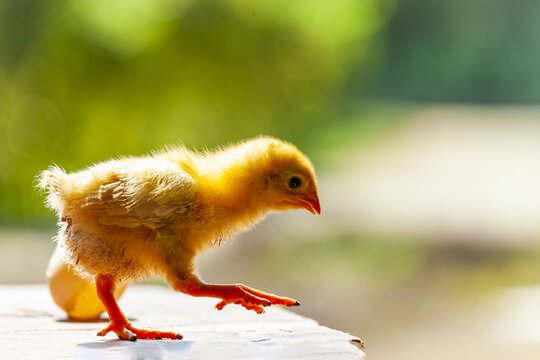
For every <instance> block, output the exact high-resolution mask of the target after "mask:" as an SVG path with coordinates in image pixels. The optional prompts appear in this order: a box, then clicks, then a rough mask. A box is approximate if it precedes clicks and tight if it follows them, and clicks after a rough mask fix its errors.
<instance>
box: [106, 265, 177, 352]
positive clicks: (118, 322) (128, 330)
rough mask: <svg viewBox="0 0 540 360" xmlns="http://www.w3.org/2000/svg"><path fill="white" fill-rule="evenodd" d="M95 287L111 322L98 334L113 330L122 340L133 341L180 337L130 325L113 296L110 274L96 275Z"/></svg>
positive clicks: (112, 280)
mask: <svg viewBox="0 0 540 360" xmlns="http://www.w3.org/2000/svg"><path fill="white" fill-rule="evenodd" d="M96 287H97V293H98V297H99V298H100V300H101V302H102V303H103V305H105V310H107V314H109V319H110V320H111V322H110V323H109V325H107V327H106V328H104V329H103V330H101V331H99V332H98V333H97V335H98V336H105V335H106V334H107V333H108V332H110V331H112V332H114V333H115V334H116V335H117V336H118V338H120V339H122V340H130V341H135V340H137V339H173V340H175V339H178V340H180V339H182V335H180V334H176V333H173V332H165V331H153V330H144V329H137V328H135V327H133V326H132V325H131V323H130V322H129V321H128V319H127V318H126V317H125V316H124V314H123V313H122V311H121V310H120V307H118V303H117V302H116V299H115V298H114V294H113V291H114V278H113V277H110V276H104V275H98V276H97V277H96Z"/></svg>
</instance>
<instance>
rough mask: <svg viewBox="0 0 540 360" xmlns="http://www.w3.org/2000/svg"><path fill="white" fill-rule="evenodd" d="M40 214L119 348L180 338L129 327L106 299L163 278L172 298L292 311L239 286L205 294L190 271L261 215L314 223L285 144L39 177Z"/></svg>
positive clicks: (308, 175)
mask: <svg viewBox="0 0 540 360" xmlns="http://www.w3.org/2000/svg"><path fill="white" fill-rule="evenodd" d="M39 186H40V187H41V188H42V189H44V190H46V191H47V193H48V195H47V205H48V206H49V207H50V208H52V209H54V210H55V211H56V213H57V214H58V216H59V218H60V220H61V221H60V222H59V224H60V229H59V231H58V234H57V236H56V241H57V243H58V246H59V247H60V248H62V251H64V253H65V256H66V258H67V261H68V262H69V264H71V266H72V267H73V268H74V270H75V271H76V272H77V273H78V274H79V275H80V276H82V277H84V278H87V279H90V280H93V281H95V284H96V288H97V293H98V297H99V299H100V300H101V301H102V302H103V305H104V306H105V309H106V311H107V313H108V315H109V319H110V323H109V325H108V326H107V327H105V328H104V329H103V330H101V331H99V332H98V335H99V336H104V335H105V334H107V333H108V332H110V331H113V332H114V333H116V335H117V336H118V337H119V338H120V339H124V340H132V341H134V340H136V339H137V338H139V339H159V338H168V339H181V338H182V336H181V335H179V334H176V333H173V332H163V331H150V330H144V329H137V328H135V327H133V326H132V325H131V324H130V322H129V321H128V320H127V318H126V317H125V316H124V314H123V313H122V312H121V310H120V308H119V307H118V304H117V303H116V300H115V297H114V290H115V288H116V286H117V285H118V284H119V282H122V283H124V282H131V281H134V280H136V279H140V278H144V277H147V276H149V275H158V276H162V277H164V278H165V279H166V280H167V282H168V283H169V284H170V285H171V287H172V288H173V289H175V290H176V291H181V292H183V293H186V294H189V295H192V296H204V297H215V298H218V299H220V300H221V301H220V302H219V303H218V304H217V305H216V308H217V309H218V310H221V309H223V307H224V306H226V305H227V304H231V303H233V304H238V305H241V306H243V307H244V308H246V309H248V310H253V311H255V312H256V313H259V314H260V313H262V312H264V310H263V307H266V306H270V305H271V304H279V305H284V306H295V305H299V303H298V302H297V301H296V300H293V299H290V298H286V297H279V296H276V295H272V294H268V293H265V292H262V291H259V290H255V289H252V288H250V287H247V286H245V285H242V284H234V285H214V284H208V283H205V282H203V281H201V280H200V279H199V278H198V276H197V275H196V272H195V265H194V261H195V257H196V255H197V254H198V253H199V252H200V251H202V250H204V249H207V248H210V247H212V246H218V245H219V244H221V243H222V242H223V241H224V240H227V239H229V238H230V237H231V236H232V235H233V234H235V233H237V232H239V231H243V230H247V229H249V228H250V227H252V226H253V225H255V224H256V223H257V222H258V221H260V220H261V219H262V218H263V217H264V216H265V215H266V214H267V213H268V212H269V211H281V210H286V209H296V208H304V209H306V210H308V211H309V212H311V213H313V214H315V215H319V214H320V211H321V210H320V204H319V198H318V195H317V184H316V180H315V173H314V169H313V166H312V164H311V162H310V161H309V159H308V158H307V157H306V156H305V155H304V154H302V153H301V152H300V151H299V150H298V149H297V148H296V147H294V146H293V145H291V144H289V143H287V142H284V141H281V140H278V139H275V138H271V137H259V138H255V139H251V140H248V141H245V142H242V143H240V144H236V145H233V146H230V147H227V148H225V149H222V150H217V151H214V152H204V153H201V152H194V151H190V150H188V149H186V148H184V147H179V148H168V149H166V150H163V151H161V152H157V153H155V154H152V155H150V156H145V157H126V158H121V159H117V160H110V161H107V162H103V163H99V164H96V165H94V166H91V167H89V168H87V169H85V170H81V171H79V172H75V173H70V174H67V173H65V172H64V171H63V170H61V169H60V168H58V167H56V166H53V167H51V168H49V170H46V171H43V172H42V173H41V175H40V184H39Z"/></svg>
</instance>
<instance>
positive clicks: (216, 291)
mask: <svg viewBox="0 0 540 360" xmlns="http://www.w3.org/2000/svg"><path fill="white" fill-rule="evenodd" d="M182 285H183V286H180V287H179V290H180V291H183V292H185V293H187V294H189V295H192V296H208V297H215V298H218V299H222V301H220V302H219V303H218V304H217V305H216V309H218V310H221V309H223V308H224V307H225V306H226V305H228V304H237V305H241V306H243V307H244V308H246V309H247V310H253V311H255V312H256V313H257V314H261V313H263V312H264V308H263V307H265V306H270V305H272V304H277V305H285V306H297V305H300V303H299V302H298V301H296V300H293V299H289V298H285V297H279V296H276V295H272V294H267V293H264V292H262V291H259V290H254V289H252V288H250V287H247V286H246V285H242V284H235V285H213V284H205V283H203V282H201V281H198V280H190V281H188V282H187V283H184V284H182Z"/></svg>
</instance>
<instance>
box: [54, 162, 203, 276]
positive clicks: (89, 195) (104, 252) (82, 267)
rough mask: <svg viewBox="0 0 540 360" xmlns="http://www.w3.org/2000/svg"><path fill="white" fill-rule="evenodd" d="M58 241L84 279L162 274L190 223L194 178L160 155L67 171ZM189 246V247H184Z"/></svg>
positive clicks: (194, 194) (194, 195) (194, 185)
mask: <svg viewBox="0 0 540 360" xmlns="http://www.w3.org/2000/svg"><path fill="white" fill-rule="evenodd" d="M66 176H67V180H66V181H65V183H66V188H67V189H73V191H72V193H70V192H69V191H67V192H65V193H64V194H63V197H64V198H63V201H64V203H65V205H64V211H63V214H62V216H63V221H65V223H66V225H65V226H64V227H63V228H62V229H61V230H60V232H59V234H58V240H59V241H60V243H61V244H63V245H65V249H66V253H67V254H68V257H69V260H70V262H71V263H72V265H74V266H75V267H76V270H77V271H79V272H80V273H82V274H83V275H84V276H86V277H89V278H90V277H93V276H95V275H97V274H111V275H115V276H118V277H123V278H137V277H141V276H144V275H146V274H147V273H149V272H158V273H159V272H163V270H164V268H165V267H166V266H167V262H168V261H170V259H168V257H170V254H169V253H170V251H171V249H175V248H177V247H180V248H182V246H180V245H181V242H182V240H183V239H182V235H181V233H180V234H179V233H178V232H177V231H172V230H171V229H170V228H172V227H174V228H175V229H181V228H182V227H186V226H188V224H187V221H186V220H187V219H188V218H189V217H190V215H189V212H190V211H192V209H193V205H194V202H195V198H196V183H195V181H194V180H193V178H192V177H191V176H190V175H189V174H187V173H186V172H185V171H183V170H182V169H181V168H180V167H179V166H178V165H176V164H175V163H173V162H171V161H167V160H164V159H160V158H152V157H148V158H142V159H126V160H116V161H111V162H107V163H102V164H98V165H96V166H94V167H92V168H90V169H87V170H85V171H82V172H79V173H75V174H70V175H66ZM188 250H189V249H188Z"/></svg>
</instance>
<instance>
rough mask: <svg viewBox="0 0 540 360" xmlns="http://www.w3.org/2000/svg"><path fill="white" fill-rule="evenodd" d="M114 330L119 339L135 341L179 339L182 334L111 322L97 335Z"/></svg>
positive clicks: (103, 334)
mask: <svg viewBox="0 0 540 360" xmlns="http://www.w3.org/2000/svg"><path fill="white" fill-rule="evenodd" d="M110 331H112V332H114V333H115V334H116V335H117V336H118V338H119V339H121V340H129V341H136V340H137V339H154V340H160V339H171V340H181V339H182V335H180V334H176V333H174V332H169V331H157V330H145V329H137V328H136V327H134V326H132V325H131V324H130V323H129V322H128V323H120V324H118V323H114V322H111V323H110V324H109V325H108V326H107V327H106V328H104V329H103V330H101V331H99V332H98V333H97V335H98V336H105V335H106V334H107V333H108V332H110Z"/></svg>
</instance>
